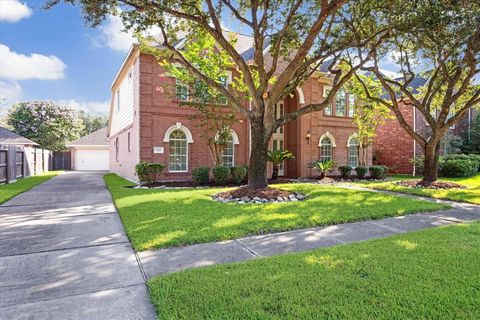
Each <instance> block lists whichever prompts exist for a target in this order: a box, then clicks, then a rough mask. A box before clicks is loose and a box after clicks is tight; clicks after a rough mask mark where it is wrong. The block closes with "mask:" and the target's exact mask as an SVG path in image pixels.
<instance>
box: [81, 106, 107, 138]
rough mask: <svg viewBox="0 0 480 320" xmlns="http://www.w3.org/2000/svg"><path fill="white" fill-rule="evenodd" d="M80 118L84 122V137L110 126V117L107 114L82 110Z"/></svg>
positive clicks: (82, 134)
mask: <svg viewBox="0 0 480 320" xmlns="http://www.w3.org/2000/svg"><path fill="white" fill-rule="evenodd" d="M78 118H79V119H80V120H81V121H82V123H83V129H82V130H81V131H80V136H82V137H83V136H86V135H87V134H90V133H92V132H95V131H97V130H100V129H102V128H105V127H106V126H108V117H106V116H95V115H91V114H89V113H88V112H85V111H83V110H80V111H79V112H78Z"/></svg>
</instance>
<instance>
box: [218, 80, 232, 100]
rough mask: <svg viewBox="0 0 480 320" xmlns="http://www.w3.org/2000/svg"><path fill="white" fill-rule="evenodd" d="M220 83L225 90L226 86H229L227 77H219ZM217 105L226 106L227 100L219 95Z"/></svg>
mask: <svg viewBox="0 0 480 320" xmlns="http://www.w3.org/2000/svg"><path fill="white" fill-rule="evenodd" d="M220 82H221V83H222V86H223V87H224V88H225V89H227V88H228V85H229V82H230V80H229V77H228V76H221V77H220ZM218 103H219V104H223V105H226V104H227V103H228V100H227V98H226V97H225V96H224V95H223V94H221V95H220V97H219V98H218Z"/></svg>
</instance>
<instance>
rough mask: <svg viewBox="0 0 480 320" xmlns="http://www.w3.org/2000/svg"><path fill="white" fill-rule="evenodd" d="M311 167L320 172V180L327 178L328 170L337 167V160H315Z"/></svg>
mask: <svg viewBox="0 0 480 320" xmlns="http://www.w3.org/2000/svg"><path fill="white" fill-rule="evenodd" d="M311 167H312V168H313V169H314V170H317V171H318V172H320V180H322V179H323V178H325V176H326V175H327V172H328V171H330V170H332V169H333V168H335V162H334V161H333V160H326V161H313V162H312V164H311Z"/></svg>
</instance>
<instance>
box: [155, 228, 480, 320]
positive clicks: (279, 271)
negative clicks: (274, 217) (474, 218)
mask: <svg viewBox="0 0 480 320" xmlns="http://www.w3.org/2000/svg"><path fill="white" fill-rule="evenodd" d="M479 265H480V223H472V224H461V225H454V226H448V227H440V228H432V229H428V230H424V231H419V232H415V233H408V234H403V235H398V236H394V237H390V238H386V239H381V240H373V241H367V242H362V243H357V244H350V245H343V246H337V247H332V248H324V249H317V250H314V251H309V252H305V253H300V254H288V255H281V256H275V257H271V258H264V259H258V260H253V261H249V262H243V263H235V264H226V265H219V266H213V267H207V268H202V269H196V270H188V271H182V272H178V273H172V274H169V275H165V276H158V277H155V278H153V279H151V280H150V281H149V283H148V286H149V289H150V294H151V299H152V301H153V303H154V304H155V306H156V308H157V311H158V314H159V315H160V316H161V318H162V319H480V272H479V269H478V268H479Z"/></svg>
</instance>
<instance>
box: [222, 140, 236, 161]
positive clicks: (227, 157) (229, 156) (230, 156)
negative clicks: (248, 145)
mask: <svg viewBox="0 0 480 320" xmlns="http://www.w3.org/2000/svg"><path fill="white" fill-rule="evenodd" d="M222 165H223V166H225V167H233V166H234V165H235V150H234V144H233V136H232V135H230V138H229V139H228V143H227V145H226V146H225V148H224V149H223V152H222Z"/></svg>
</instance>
